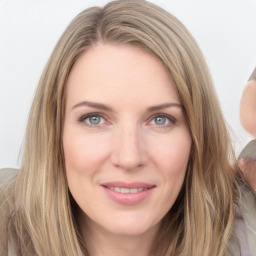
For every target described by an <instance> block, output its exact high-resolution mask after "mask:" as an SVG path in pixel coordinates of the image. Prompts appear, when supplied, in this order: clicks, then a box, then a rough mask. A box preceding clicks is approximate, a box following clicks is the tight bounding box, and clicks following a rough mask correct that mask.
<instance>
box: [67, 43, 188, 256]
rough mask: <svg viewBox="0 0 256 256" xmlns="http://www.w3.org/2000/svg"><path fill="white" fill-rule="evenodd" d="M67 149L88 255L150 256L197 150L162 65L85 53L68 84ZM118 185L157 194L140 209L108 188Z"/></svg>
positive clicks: (98, 50)
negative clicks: (146, 187)
mask: <svg viewBox="0 0 256 256" xmlns="http://www.w3.org/2000/svg"><path fill="white" fill-rule="evenodd" d="M88 102H89V103H88ZM95 103H96V104H95ZM166 104H167V105H166ZM88 115H89V117H88ZM95 122H96V124H95ZM63 147H64V155H65V164H66V172H67V180H68V186H69V189H70V192H71V194H72V195H73V197H74V199H75V200H76V202H77V204H78V205H79V207H80V213H79V223H80V226H81V229H82V233H83V237H84V239H85V242H86V244H87V246H88V249H89V252H90V254H91V255H96V256H99V255H104V256H108V255H111V256H112V255H122V256H125V255H140V256H143V255H145V256H146V255H147V256H148V255H149V254H150V248H151V245H152V242H153V240H154V238H155V235H156V233H157V231H158V229H159V225H160V222H161V220H162V218H163V217H164V216H165V214H166V213H167V212H168V211H169V209H170V208H171V207H172V205H173V203H174V202H175V200H176V198H177V196H178V194H179V192H180V189H181V187H182V184H183V182H184V177H185V174H186V169H187V164H188V160H189V155H190V149H191V136H190V132H189V128H188V125H187V122H186V120H185V117H184V114H183V109H182V106H181V104H180V100H179V97H178V93H177V90H176V87H175V86H174V83H173V81H172V79H171V77H170V76H169V74H168V72H167V71H166V69H165V68H164V66H163V65H162V63H161V62H160V61H159V60H158V59H157V58H156V57H154V56H152V55H151V54H149V53H147V52H145V51H143V50H141V49H137V48H135V47H132V46H122V45H111V44H100V43H99V44H97V45H96V46H93V47H92V48H90V49H89V50H87V51H86V52H84V53H83V54H82V56H80V58H79V59H78V60H77V61H76V63H75V65H74V67H73V69H72V71H71V74H70V76H69V79H68V82H67V102H66V113H65V122H64V133H63ZM117 181H118V182H128V183H133V182H144V183H147V184H151V185H153V186H154V187H153V189H152V190H151V193H150V194H149V196H148V197H146V198H145V199H144V200H142V201H141V202H139V203H136V204H133V205H125V204H120V203H118V202H116V201H113V200H112V199H111V198H110V197H109V196H108V194H107V193H106V190H105V189H104V187H103V186H102V184H104V183H106V182H117Z"/></svg>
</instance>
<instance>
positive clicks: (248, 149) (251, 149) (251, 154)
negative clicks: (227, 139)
mask: <svg viewBox="0 0 256 256" xmlns="http://www.w3.org/2000/svg"><path fill="white" fill-rule="evenodd" d="M238 158H239V159H240V158H250V159H252V160H253V161H256V140H251V141H250V142H249V143H248V144H247V145H246V146H245V147H244V149H243V150H242V152H241V153H240V155H239V157H238Z"/></svg>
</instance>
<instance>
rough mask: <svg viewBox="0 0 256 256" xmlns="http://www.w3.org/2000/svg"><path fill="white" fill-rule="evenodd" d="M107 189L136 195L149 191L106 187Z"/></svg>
mask: <svg viewBox="0 0 256 256" xmlns="http://www.w3.org/2000/svg"><path fill="white" fill-rule="evenodd" d="M105 187H106V188H108V189H110V190H114V191H116V192H119V193H122V194H135V193H139V192H142V191H144V190H147V189H148V188H119V187H108V186H105Z"/></svg>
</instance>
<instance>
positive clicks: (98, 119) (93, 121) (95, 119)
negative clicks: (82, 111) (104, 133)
mask: <svg viewBox="0 0 256 256" xmlns="http://www.w3.org/2000/svg"><path fill="white" fill-rule="evenodd" d="M85 121H86V122H88V123H89V124H92V125H99V124H101V122H102V117H101V116H90V117H87V118H86V119H85Z"/></svg>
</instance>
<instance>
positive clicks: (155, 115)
mask: <svg viewBox="0 0 256 256" xmlns="http://www.w3.org/2000/svg"><path fill="white" fill-rule="evenodd" d="M156 117H160V118H166V119H167V120H168V121H169V122H170V123H169V124H167V125H166V124H163V125H157V124H153V125H154V126H155V127H157V128H162V129H165V128H170V127H171V126H172V125H174V124H175V123H176V122H177V119H176V118H174V117H173V116H170V115H167V114H163V113H157V114H154V115H153V116H151V117H150V118H149V122H152V121H153V120H154V119H155V118H156Z"/></svg>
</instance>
